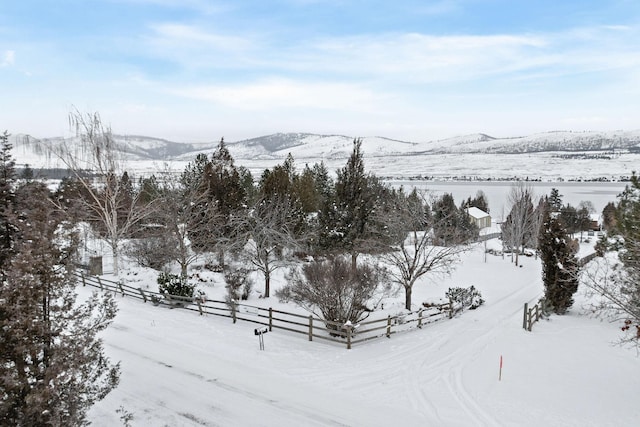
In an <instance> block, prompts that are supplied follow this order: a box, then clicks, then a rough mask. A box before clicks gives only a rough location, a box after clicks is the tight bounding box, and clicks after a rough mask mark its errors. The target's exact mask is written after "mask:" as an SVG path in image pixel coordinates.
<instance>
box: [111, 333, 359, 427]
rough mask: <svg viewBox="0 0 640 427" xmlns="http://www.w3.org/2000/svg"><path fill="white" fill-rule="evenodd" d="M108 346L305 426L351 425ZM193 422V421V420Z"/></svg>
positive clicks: (310, 409) (177, 413)
mask: <svg viewBox="0 0 640 427" xmlns="http://www.w3.org/2000/svg"><path fill="white" fill-rule="evenodd" d="M107 346H109V347H112V348H114V349H116V350H118V351H121V352H124V353H128V354H130V355H133V356H136V357H138V358H140V359H143V360H145V361H148V362H152V363H154V364H156V365H159V366H161V367H162V368H165V369H171V370H172V371H174V372H177V373H179V374H182V375H186V376H189V377H191V378H194V379H197V380H199V381H203V382H206V383H207V384H211V385H213V386H214V387H216V388H220V389H222V390H224V391H225V392H230V393H234V394H237V395H241V396H242V397H243V398H248V399H249V400H251V401H254V402H259V403H262V404H266V405H269V406H273V407H275V408H277V409H279V410H281V411H283V413H285V414H297V415H301V416H302V417H304V419H305V420H306V422H305V425H309V426H313V425H317V426H337V427H348V426H349V424H345V423H343V422H342V421H339V420H337V419H334V418H331V417H329V416H327V413H326V412H324V411H322V412H320V411H315V410H313V409H314V408H313V407H312V406H310V407H307V408H305V407H301V406H300V405H293V404H288V403H285V402H282V401H279V400H277V399H270V398H268V397H266V396H263V395H261V394H259V393H256V392H254V391H251V390H249V389H246V388H241V387H237V386H235V385H231V384H230V383H227V382H225V381H223V380H220V379H219V378H206V377H204V376H203V375H200V374H198V373H196V372H193V371H190V370H188V369H185V368H182V367H180V366H174V365H171V364H168V363H165V362H163V361H161V360H159V359H157V358H154V357H150V356H147V355H145V354H141V353H138V352H135V351H131V350H129V349H127V348H124V347H122V346H119V345H115V344H107ZM164 407H165V408H166V409H167V410H170V411H172V412H174V413H175V415H178V416H180V417H183V418H185V417H186V418H189V419H191V417H190V416H189V414H186V415H185V413H184V412H180V411H179V410H174V409H172V408H169V407H168V406H166V404H165V405H164ZM191 420H192V421H193V419H191ZM198 421H199V423H200V424H201V423H202V421H201V420H198ZM201 425H208V424H201Z"/></svg>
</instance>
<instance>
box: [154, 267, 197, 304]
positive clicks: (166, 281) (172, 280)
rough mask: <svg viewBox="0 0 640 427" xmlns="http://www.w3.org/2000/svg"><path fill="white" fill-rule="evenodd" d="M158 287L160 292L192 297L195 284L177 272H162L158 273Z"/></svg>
mask: <svg viewBox="0 0 640 427" xmlns="http://www.w3.org/2000/svg"><path fill="white" fill-rule="evenodd" d="M158 285H159V286H158V289H159V290H160V293H161V294H164V295H174V296H180V297H187V298H193V293H194V290H195V287H196V285H192V284H189V282H187V279H186V278H184V277H182V276H178V275H177V274H171V273H165V272H162V273H160V274H159V275H158Z"/></svg>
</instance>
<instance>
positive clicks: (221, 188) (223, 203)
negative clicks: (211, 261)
mask: <svg viewBox="0 0 640 427" xmlns="http://www.w3.org/2000/svg"><path fill="white" fill-rule="evenodd" d="M200 171H201V174H200V180H199V182H198V179H197V176H198V174H199V173H200ZM183 182H184V184H185V194H186V195H188V198H189V199H191V200H192V201H193V200H196V199H197V200H198V202H197V204H196V205H194V206H192V207H190V210H191V212H192V213H193V215H192V217H191V219H190V221H189V222H188V229H189V239H190V240H191V243H192V245H193V247H194V248H195V249H197V250H198V251H218V263H219V264H220V265H221V266H224V246H227V244H226V243H227V242H229V241H230V240H231V239H233V235H234V233H235V231H234V226H233V224H231V221H232V218H233V217H237V216H238V215H244V213H242V211H243V209H244V207H245V205H246V201H247V197H246V193H245V190H244V188H245V187H244V186H243V183H242V181H241V176H240V173H239V172H238V169H237V168H236V166H235V164H234V160H233V157H232V156H231V154H230V153H229V150H228V149H227V146H226V145H225V143H224V138H222V139H221V140H220V143H219V144H218V147H217V148H216V150H215V151H214V152H213V154H212V155H211V160H210V161H206V157H203V156H199V157H198V158H196V161H195V163H194V164H193V165H192V166H190V167H188V168H187V170H185V172H184V173H183ZM196 182H198V185H197V186H196V187H194V185H196ZM193 188H196V190H195V193H200V194H203V195H204V196H205V197H201V198H200V197H194V190H193Z"/></svg>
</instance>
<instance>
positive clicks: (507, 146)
mask: <svg viewBox="0 0 640 427" xmlns="http://www.w3.org/2000/svg"><path fill="white" fill-rule="evenodd" d="M114 139H115V143H116V146H117V147H118V148H119V150H120V153H121V155H122V158H123V159H124V160H126V161H127V162H128V163H129V165H128V166H127V167H128V168H130V169H131V170H133V171H138V172H142V173H153V171H154V170H158V165H160V164H162V163H164V162H166V163H168V164H171V165H172V167H174V168H175V169H176V170H182V168H183V167H184V165H185V164H186V163H188V162H190V161H192V160H193V159H194V158H195V157H196V156H197V155H198V154H200V153H204V154H210V153H212V152H213V151H214V150H215V149H216V147H217V145H218V141H212V142H209V143H197V144H196V143H178V142H172V141H167V140H165V139H160V138H152V137H146V136H132V135H114ZM354 139H355V138H354V137H353V136H346V135H317V134H310V133H277V134H273V135H267V136H262V137H258V138H252V139H247V140H243V141H234V142H229V141H225V142H226V144H227V147H228V148H229V151H230V152H231V154H232V156H233V157H234V159H236V162H237V163H238V164H239V165H242V166H246V167H248V168H249V169H250V170H251V171H252V173H254V172H255V173H257V174H258V175H259V174H260V173H261V171H262V170H264V168H267V167H272V166H273V165H275V164H277V163H280V162H282V160H283V159H284V158H285V157H286V156H287V154H289V153H291V154H292V155H293V157H294V159H295V160H296V162H297V163H298V164H299V165H303V164H313V163H316V162H319V161H323V162H325V164H327V166H328V167H329V169H330V170H335V169H337V168H339V167H342V165H343V164H344V161H345V159H346V158H348V156H349V155H350V154H351V151H352V149H353V140H354ZM11 142H12V143H13V145H14V150H13V156H14V159H15V160H16V163H17V164H18V165H19V166H20V165H24V164H29V165H30V166H31V167H32V168H38V169H50V168H63V169H66V167H65V166H64V164H62V163H61V162H60V161H59V160H57V159H56V157H55V156H54V155H52V154H51V150H50V148H51V147H53V146H56V145H60V144H63V143H64V144H66V145H67V146H68V147H72V148H73V149H75V150H76V151H77V152H78V153H81V152H82V148H81V144H80V139H79V138H77V137H76V138H67V139H63V138H45V139H35V138H33V137H30V136H28V135H15V136H11ZM362 149H363V152H364V156H365V159H367V168H368V169H369V170H370V171H372V172H373V173H376V174H377V175H379V176H385V177H396V178H409V177H419V176H429V177H434V178H437V179H443V180H448V179H452V178H453V179H455V177H472V178H473V179H512V178H513V177H518V176H526V177H529V178H533V179H541V180H559V179H569V180H583V179H586V180H599V179H607V180H608V179H613V180H618V179H620V178H622V177H628V176H629V175H630V174H631V172H632V171H634V170H637V164H638V160H639V159H638V157H639V156H640V130H637V131H615V132H569V131H562V132H561V131H555V132H545V133H539V134H534V135H529V136H522V137H510V138H496V137H492V136H489V135H486V134H481V133H478V134H472V135H464V136H458V137H454V138H448V139H443V140H438V141H426V142H409V141H399V140H394V139H390V138H384V137H377V136H374V137H363V138H362Z"/></svg>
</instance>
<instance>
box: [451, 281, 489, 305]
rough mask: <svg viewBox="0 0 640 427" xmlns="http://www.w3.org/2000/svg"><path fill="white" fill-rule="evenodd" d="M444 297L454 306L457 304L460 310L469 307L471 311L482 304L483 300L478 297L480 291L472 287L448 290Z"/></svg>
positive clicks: (480, 296)
mask: <svg viewBox="0 0 640 427" xmlns="http://www.w3.org/2000/svg"><path fill="white" fill-rule="evenodd" d="M445 295H446V296H447V298H449V299H450V300H451V301H452V302H453V303H454V304H455V303H458V304H460V305H461V306H462V308H464V307H469V309H471V310H475V309H476V308H478V307H480V306H481V305H482V304H483V303H484V299H483V298H482V295H480V291H478V290H477V289H476V288H475V287H474V286H469V287H468V288H449V290H447V292H446V293H445Z"/></svg>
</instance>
